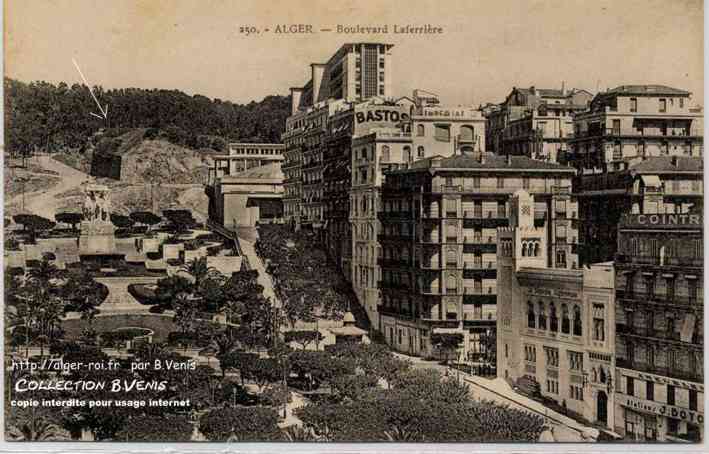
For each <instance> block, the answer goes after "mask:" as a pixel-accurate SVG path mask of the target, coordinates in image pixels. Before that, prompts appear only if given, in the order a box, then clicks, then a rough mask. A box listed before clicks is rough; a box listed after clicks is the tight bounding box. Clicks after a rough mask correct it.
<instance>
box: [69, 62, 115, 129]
mask: <svg viewBox="0 0 709 454" xmlns="http://www.w3.org/2000/svg"><path fill="white" fill-rule="evenodd" d="M71 61H72V62H73V63H74V66H76V70H77V71H79V75H80V76H81V79H82V80H83V81H84V84H85V85H86V86H87V87H88V89H89V93H91V97H92V98H94V101H96V105H97V106H98V110H100V111H101V115H99V114H95V113H93V112H89V113H90V114H91V115H93V116H94V117H96V118H103V119H104V120H108V104H106V109H105V110H104V108H103V107H101V103H99V102H98V99H96V96H95V95H94V92H93V91H91V85H90V84H89V82H88V81H87V80H86V77H84V73H82V72H81V69H80V68H79V64H78V63H77V62H76V60H74V59H73V58H72V59H71Z"/></svg>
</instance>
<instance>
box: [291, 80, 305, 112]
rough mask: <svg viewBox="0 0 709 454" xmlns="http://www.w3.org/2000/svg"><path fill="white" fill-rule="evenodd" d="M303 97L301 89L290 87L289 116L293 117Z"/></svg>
mask: <svg viewBox="0 0 709 454" xmlns="http://www.w3.org/2000/svg"><path fill="white" fill-rule="evenodd" d="M301 96H303V89H302V88H296V87H292V88H291V89H290V114H291V115H295V113H296V112H298V107H299V106H300V98H301Z"/></svg>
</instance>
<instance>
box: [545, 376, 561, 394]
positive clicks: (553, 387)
mask: <svg viewBox="0 0 709 454" xmlns="http://www.w3.org/2000/svg"><path fill="white" fill-rule="evenodd" d="M547 392H548V393H551V394H559V382H558V381H556V380H553V379H549V380H547Z"/></svg>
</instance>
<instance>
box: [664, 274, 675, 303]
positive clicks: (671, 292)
mask: <svg viewBox="0 0 709 454" xmlns="http://www.w3.org/2000/svg"><path fill="white" fill-rule="evenodd" d="M665 285H666V288H667V295H666V296H667V299H668V300H669V301H672V300H674V299H675V278H674V277H668V278H667V281H666V282H665Z"/></svg>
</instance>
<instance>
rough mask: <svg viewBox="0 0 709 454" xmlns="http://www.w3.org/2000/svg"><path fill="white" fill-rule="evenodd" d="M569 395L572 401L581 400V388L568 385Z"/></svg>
mask: <svg viewBox="0 0 709 454" xmlns="http://www.w3.org/2000/svg"><path fill="white" fill-rule="evenodd" d="M569 395H570V396H571V398H572V399H574V400H583V388H582V387H580V386H576V385H569Z"/></svg>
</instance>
